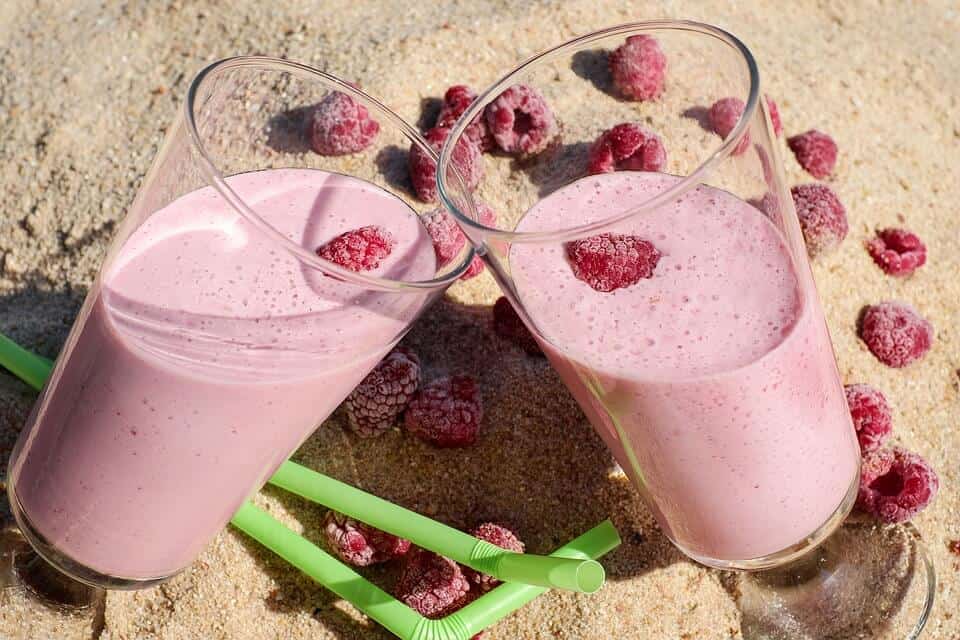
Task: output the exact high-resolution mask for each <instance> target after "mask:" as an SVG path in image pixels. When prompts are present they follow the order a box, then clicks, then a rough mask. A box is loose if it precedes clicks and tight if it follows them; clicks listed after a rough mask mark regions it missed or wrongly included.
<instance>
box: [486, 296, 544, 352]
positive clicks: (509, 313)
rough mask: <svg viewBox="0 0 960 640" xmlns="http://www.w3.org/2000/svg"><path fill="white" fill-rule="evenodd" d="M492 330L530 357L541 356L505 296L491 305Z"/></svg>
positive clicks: (535, 343) (531, 336)
mask: <svg viewBox="0 0 960 640" xmlns="http://www.w3.org/2000/svg"><path fill="white" fill-rule="evenodd" d="M493 330H494V331H495V332H496V334H497V335H498V336H501V337H504V338H506V339H508V340H510V341H511V342H513V343H514V344H515V345H517V346H518V347H520V348H521V349H523V350H524V351H526V352H527V353H529V354H530V355H532V356H539V355H543V351H541V350H540V345H539V344H537V341H536V340H534V339H533V335H532V334H531V333H530V330H529V329H527V325H525V324H523V320H521V319H520V316H518V315H517V312H516V311H515V310H514V308H513V305H512V304H510V301H509V300H507V298H506V297H505V296H500V297H499V298H497V301H496V302H495V303H494V304H493Z"/></svg>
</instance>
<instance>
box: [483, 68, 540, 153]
mask: <svg viewBox="0 0 960 640" xmlns="http://www.w3.org/2000/svg"><path fill="white" fill-rule="evenodd" d="M484 118H485V119H486V121H487V129H488V130H489V131H490V135H492V136H493V140H494V142H496V143H497V146H498V147H500V149H502V150H503V151H505V152H506V153H513V154H519V155H525V156H529V155H534V154H536V153H540V152H541V151H543V150H544V149H546V148H547V146H548V145H549V144H550V142H551V141H552V140H553V138H554V137H555V136H556V135H557V121H556V118H554V117H553V111H551V110H550V106H549V105H548V104H547V101H546V100H545V99H544V98H543V96H542V95H541V94H540V92H539V91H537V90H536V89H534V88H533V87H529V86H527V85H525V84H515V85H513V86H512V87H510V88H509V89H507V90H506V91H504V92H503V93H501V94H500V95H499V96H498V97H497V99H496V100H494V101H493V102H491V103H490V104H488V105H487V108H486V109H485V110H484Z"/></svg>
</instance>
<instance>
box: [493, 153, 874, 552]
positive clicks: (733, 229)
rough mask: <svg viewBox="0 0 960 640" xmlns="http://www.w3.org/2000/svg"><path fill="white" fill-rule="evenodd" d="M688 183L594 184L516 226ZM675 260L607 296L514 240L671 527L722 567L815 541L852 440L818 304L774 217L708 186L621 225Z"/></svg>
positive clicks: (555, 199)
mask: <svg viewBox="0 0 960 640" xmlns="http://www.w3.org/2000/svg"><path fill="white" fill-rule="evenodd" d="M677 180H678V178H674V177H672V176H666V175H662V174H654V173H635V172H619V173H613V174H606V175H600V176H592V177H589V178H584V179H582V180H580V181H578V182H576V183H573V184H571V185H569V186H567V187H565V188H563V189H561V190H559V191H557V192H555V193H553V194H551V195H550V196H549V197H547V198H545V199H544V200H542V201H541V202H539V203H537V204H536V205H535V206H534V207H533V208H532V209H531V210H530V211H529V212H528V213H527V214H526V216H525V217H524V218H523V219H522V220H521V221H520V224H519V225H518V227H517V231H518V232H532V231H546V230H556V229H561V228H569V227H574V226H578V225H582V224H586V223H589V222H592V221H596V220H601V219H604V218H607V217H609V216H610V215H611V214H612V213H615V212H618V211H623V210H626V209H628V208H630V207H634V206H638V205H640V204H642V203H644V202H645V201H647V200H649V199H650V198H651V197H652V196H653V195H655V194H656V193H659V192H661V191H662V190H664V189H666V188H668V187H669V186H671V185H673V184H675V182H676V181H677ZM616 231H617V232H619V233H629V234H636V235H639V236H641V237H643V238H645V239H647V240H649V241H650V242H652V243H653V244H654V245H655V246H656V247H657V248H658V249H659V250H660V251H661V253H662V254H663V256H662V258H661V259H660V261H659V263H658V264H657V267H656V269H655V271H654V275H653V277H652V278H651V279H648V280H641V281H640V282H639V283H638V284H636V285H633V286H631V287H628V288H623V289H618V290H616V291H614V292H611V293H601V292H598V291H595V290H593V289H592V288H590V287H589V286H588V285H587V284H586V283H584V282H582V281H580V280H578V279H576V278H575V277H574V275H573V272H572V271H571V269H570V266H569V264H568V263H567V261H566V257H565V251H564V247H563V246H562V245H560V244H551V245H541V244H523V243H517V244H514V245H513V247H512V248H511V250H510V267H511V269H512V274H513V277H514V279H515V281H516V288H517V295H518V297H519V301H520V304H521V306H522V307H523V308H524V309H525V310H526V311H527V312H528V314H529V316H530V318H531V319H532V321H533V323H534V324H535V325H536V326H537V329H538V330H539V332H540V334H541V336H542V337H543V338H545V339H546V341H548V343H547V344H546V345H545V347H546V349H545V350H546V352H547V354H548V356H549V357H550V360H551V362H552V363H553V365H554V367H555V368H556V369H557V371H558V372H559V374H560V376H561V377H562V378H563V380H564V382H566V384H567V385H568V387H569V388H570V389H571V391H572V392H573V394H574V395H575V396H576V398H577V400H578V401H579V402H580V405H581V406H582V407H583V409H584V411H585V412H586V413H587V416H588V418H589V419H590V421H591V422H592V423H593V425H594V426H595V427H596V429H597V431H598V432H599V433H600V435H601V436H602V437H603V439H604V440H605V441H606V443H607V445H608V446H609V447H610V449H611V450H612V451H613V452H614V454H615V455H616V457H617V460H618V461H619V462H620V464H621V466H622V467H623V468H624V470H626V471H627V473H628V474H629V475H630V476H631V478H632V480H633V481H634V483H635V484H636V485H637V486H638V487H640V488H641V491H643V492H644V494H645V496H646V497H647V499H648V503H649V504H650V505H651V507H652V508H653V510H654V512H655V513H656V515H657V517H658V520H659V522H660V525H661V526H662V527H663V529H664V530H665V531H666V533H667V534H668V535H669V536H670V537H671V538H672V539H673V540H674V541H675V542H676V543H677V544H678V545H679V546H680V547H681V548H682V549H683V550H684V551H685V552H687V553H688V554H690V555H692V556H694V557H695V558H697V559H700V560H702V561H705V562H708V563H711V564H722V563H723V562H727V561H745V560H750V559H755V558H761V557H763V556H768V555H771V554H774V553H777V552H779V551H782V550H784V549H786V548H788V547H790V546H792V545H794V544H796V543H799V542H801V541H803V540H804V539H805V538H806V537H807V536H810V535H811V534H813V533H814V532H815V531H816V530H817V529H819V528H820V527H822V526H823V525H824V524H825V523H827V522H828V520H830V518H831V516H832V515H834V514H835V512H837V511H838V509H840V507H841V504H842V503H844V501H845V498H846V497H847V496H848V492H849V491H850V489H851V483H852V482H854V478H855V474H856V473H857V464H858V460H859V452H858V448H857V441H856V438H855V434H854V431H853V428H852V425H851V422H850V417H849V413H848V411H847V407H846V404H845V401H844V396H843V390H842V388H841V387H840V386H839V383H838V382H837V375H836V369H835V367H836V365H835V361H834V356H833V352H832V349H831V347H830V339H829V335H828V333H827V329H826V327H825V326H824V324H823V323H822V322H820V321H818V320H817V318H818V317H820V314H819V313H815V308H814V307H813V305H816V304H817V302H816V300H815V298H814V296H812V295H804V293H803V290H802V287H801V284H800V282H799V281H798V276H797V273H796V271H795V270H794V266H793V263H792V260H791V258H790V254H789V252H788V249H787V248H786V246H785V245H784V242H783V240H782V238H781V235H780V233H779V231H778V230H777V229H776V227H775V226H774V225H773V224H772V223H771V222H770V221H769V220H768V219H767V218H766V217H765V216H764V215H763V214H762V213H760V212H759V211H758V210H757V209H755V208H754V207H752V206H750V205H748V204H746V203H744V202H742V201H741V200H739V199H737V198H735V197H734V196H732V195H730V194H729V193H727V192H725V191H720V190H717V189H712V188H709V187H704V186H701V187H699V188H697V189H696V190H694V191H691V192H688V193H686V194H685V195H683V196H682V198H681V200H680V201H679V202H677V203H675V204H671V205H667V206H664V207H661V208H659V209H657V210H655V211H653V212H650V213H648V214H644V215H639V216H636V217H634V218H632V219H630V220H629V221H627V222H624V223H623V224H622V225H621V226H619V227H618V228H617V229H616Z"/></svg>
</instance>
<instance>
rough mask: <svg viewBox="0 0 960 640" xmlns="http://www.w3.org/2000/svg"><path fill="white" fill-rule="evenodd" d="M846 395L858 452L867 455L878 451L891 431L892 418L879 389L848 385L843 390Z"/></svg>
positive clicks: (864, 385)
mask: <svg viewBox="0 0 960 640" xmlns="http://www.w3.org/2000/svg"><path fill="white" fill-rule="evenodd" d="M843 390H844V392H845V393H846V394H847V406H848V407H850V417H851V418H853V428H854V429H856V430H857V439H858V440H859V441H860V451H862V452H864V453H867V452H869V451H873V450H874V449H879V448H880V445H882V444H883V441H884V440H886V439H887V437H889V435H890V432H891V431H893V416H892V415H891V414H890V405H889V404H887V399H886V398H885V397H884V396H883V393H881V392H880V390H879V389H875V388H874V387H871V386H870V385H868V384H848V385H847V386H845V387H844V388H843Z"/></svg>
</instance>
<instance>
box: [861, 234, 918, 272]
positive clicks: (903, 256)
mask: <svg viewBox="0 0 960 640" xmlns="http://www.w3.org/2000/svg"><path fill="white" fill-rule="evenodd" d="M867 252H868V253H869V254H870V257H871V258H873V261H874V262H876V263H877V266H878V267H880V268H881V269H883V270H884V272H885V273H888V274H890V275H892V276H908V275H910V274H911V273H913V272H914V271H916V270H917V269H918V268H919V267H922V266H923V264H924V263H925V262H926V261H927V247H926V245H925V244H923V241H922V240H920V238H918V237H917V236H916V234H913V233H910V232H909V231H907V230H905V229H884V230H882V231H878V232H877V237H876V238H874V239H873V240H870V241H869V242H867Z"/></svg>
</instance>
